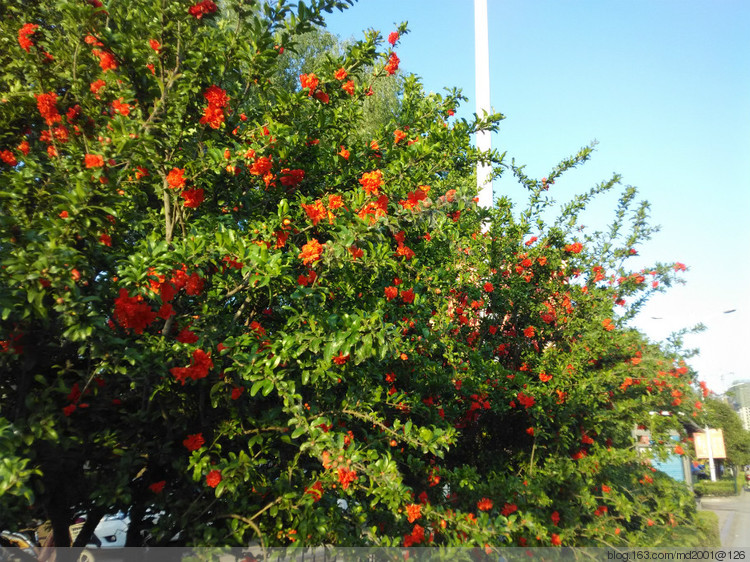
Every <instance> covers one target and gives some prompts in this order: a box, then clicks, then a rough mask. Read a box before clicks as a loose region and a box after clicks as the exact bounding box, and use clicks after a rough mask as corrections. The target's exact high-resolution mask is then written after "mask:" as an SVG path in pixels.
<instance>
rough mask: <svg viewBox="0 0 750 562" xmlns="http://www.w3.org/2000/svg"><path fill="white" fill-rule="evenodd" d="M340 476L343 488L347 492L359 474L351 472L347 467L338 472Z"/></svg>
mask: <svg viewBox="0 0 750 562" xmlns="http://www.w3.org/2000/svg"><path fill="white" fill-rule="evenodd" d="M338 476H339V483H340V484H341V488H342V489H344V490H346V489H347V488H348V487H349V484H351V483H352V482H354V481H355V480H356V479H357V473H356V472H355V471H353V470H349V469H348V468H346V467H343V466H342V467H340V468H339V470H338Z"/></svg>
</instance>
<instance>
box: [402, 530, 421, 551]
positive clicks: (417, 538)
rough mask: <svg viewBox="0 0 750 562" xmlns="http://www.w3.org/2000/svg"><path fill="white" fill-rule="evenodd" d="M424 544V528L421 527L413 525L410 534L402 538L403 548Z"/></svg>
mask: <svg viewBox="0 0 750 562" xmlns="http://www.w3.org/2000/svg"><path fill="white" fill-rule="evenodd" d="M422 542H424V527H422V526H421V525H414V529H412V531H411V534H409V535H406V536H405V537H404V546H407V547H408V546H411V545H413V544H421V543H422Z"/></svg>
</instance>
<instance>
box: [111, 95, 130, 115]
mask: <svg viewBox="0 0 750 562" xmlns="http://www.w3.org/2000/svg"><path fill="white" fill-rule="evenodd" d="M112 109H113V110H114V112H115V113H119V114H120V115H130V105H129V104H127V103H124V102H123V101H122V98H120V99H116V100H114V101H113V102H112Z"/></svg>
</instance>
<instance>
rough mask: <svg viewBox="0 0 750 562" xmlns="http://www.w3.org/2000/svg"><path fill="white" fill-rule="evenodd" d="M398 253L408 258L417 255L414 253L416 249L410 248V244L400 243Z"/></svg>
mask: <svg viewBox="0 0 750 562" xmlns="http://www.w3.org/2000/svg"><path fill="white" fill-rule="evenodd" d="M396 255H397V256H403V257H404V258H406V259H407V260H410V259H411V258H413V257H414V256H415V253H414V250H412V249H411V248H409V246H405V245H403V244H400V245H399V247H398V248H397V249H396Z"/></svg>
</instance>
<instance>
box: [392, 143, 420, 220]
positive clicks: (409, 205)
mask: <svg viewBox="0 0 750 562" xmlns="http://www.w3.org/2000/svg"><path fill="white" fill-rule="evenodd" d="M396 142H398V141H396ZM425 187H426V186H425ZM425 199H427V193H425V192H424V191H423V190H422V189H420V188H417V189H415V190H414V191H411V192H409V193H408V194H407V198H406V199H405V200H403V201H399V205H401V206H402V207H404V209H412V210H413V209H416V208H417V207H419V204H420V202H422V201H424V200H425Z"/></svg>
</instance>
